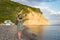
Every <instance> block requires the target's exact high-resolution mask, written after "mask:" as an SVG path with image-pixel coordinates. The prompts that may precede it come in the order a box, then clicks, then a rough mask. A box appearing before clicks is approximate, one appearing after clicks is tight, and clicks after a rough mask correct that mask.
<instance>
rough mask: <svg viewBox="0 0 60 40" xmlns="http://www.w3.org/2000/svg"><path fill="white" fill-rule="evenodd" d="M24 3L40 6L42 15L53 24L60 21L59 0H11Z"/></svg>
mask: <svg viewBox="0 0 60 40" xmlns="http://www.w3.org/2000/svg"><path fill="white" fill-rule="evenodd" d="M13 1H15V2H19V3H22V4H25V5H29V6H32V7H36V8H40V9H41V11H42V12H43V15H44V16H45V17H46V18H47V19H48V20H49V21H50V22H51V23H53V24H58V23H60V0H13Z"/></svg>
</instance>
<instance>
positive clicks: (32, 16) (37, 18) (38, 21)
mask: <svg viewBox="0 0 60 40" xmlns="http://www.w3.org/2000/svg"><path fill="white" fill-rule="evenodd" d="M28 10H29V11H30V12H29V13H28V14H27V16H26V17H27V18H28V20H27V21H25V22H24V23H23V24H24V25H49V24H50V22H49V21H48V20H47V19H46V18H45V17H44V16H43V15H42V14H41V13H40V12H34V11H33V10H32V9H30V8H28Z"/></svg>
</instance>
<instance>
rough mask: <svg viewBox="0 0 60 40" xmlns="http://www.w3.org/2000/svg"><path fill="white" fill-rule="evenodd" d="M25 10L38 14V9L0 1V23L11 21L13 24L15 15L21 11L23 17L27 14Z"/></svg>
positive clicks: (5, 0) (8, 0)
mask: <svg viewBox="0 0 60 40" xmlns="http://www.w3.org/2000/svg"><path fill="white" fill-rule="evenodd" d="M27 8H31V9H32V10H33V11H35V12H40V10H39V9H38V8H34V7H30V6H26V5H23V4H20V3H17V2H13V1H11V0H0V23H3V22H4V21H5V20H11V21H12V22H14V23H15V22H16V17H17V14H18V13H19V12H20V11H21V10H23V14H25V16H26V15H27V13H29V11H28V10H27ZM25 16H23V17H25Z"/></svg>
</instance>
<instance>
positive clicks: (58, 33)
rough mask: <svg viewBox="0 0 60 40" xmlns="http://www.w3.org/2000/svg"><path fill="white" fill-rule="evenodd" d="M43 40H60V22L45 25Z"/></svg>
mask: <svg viewBox="0 0 60 40" xmlns="http://www.w3.org/2000/svg"><path fill="white" fill-rule="evenodd" d="M45 27H46V28H45V29H44V32H43V40H60V24H53V25H47V26H45Z"/></svg>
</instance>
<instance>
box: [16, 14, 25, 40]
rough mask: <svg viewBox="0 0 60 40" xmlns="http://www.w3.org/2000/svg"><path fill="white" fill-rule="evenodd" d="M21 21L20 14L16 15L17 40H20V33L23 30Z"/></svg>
mask: <svg viewBox="0 0 60 40" xmlns="http://www.w3.org/2000/svg"><path fill="white" fill-rule="evenodd" d="M22 20H23V18H22V14H18V17H17V29H18V32H17V34H18V40H21V35H22V31H23V29H24V27H23V23H22Z"/></svg>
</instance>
